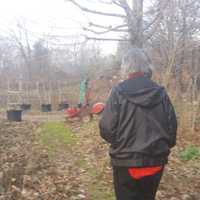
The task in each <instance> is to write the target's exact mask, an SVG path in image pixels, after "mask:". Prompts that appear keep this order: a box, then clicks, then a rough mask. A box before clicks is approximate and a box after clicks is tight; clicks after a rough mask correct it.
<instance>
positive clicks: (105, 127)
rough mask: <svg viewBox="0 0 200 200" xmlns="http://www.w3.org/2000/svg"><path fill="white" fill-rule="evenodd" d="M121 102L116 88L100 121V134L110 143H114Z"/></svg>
mask: <svg viewBox="0 0 200 200" xmlns="http://www.w3.org/2000/svg"><path fill="white" fill-rule="evenodd" d="M118 111H119V103H118V96H117V93H116V90H115V89H113V90H112V92H111V95H110V97H109V99H108V101H107V103H106V106H105V109H104V111H103V114H102V118H101V119H100V122H99V128H100V135H101V137H102V138H103V139H104V140H106V141H107V142H108V143H113V142H114V139H115V135H116V131H117V125H118Z"/></svg>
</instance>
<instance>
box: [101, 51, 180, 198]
mask: <svg viewBox="0 0 200 200" xmlns="http://www.w3.org/2000/svg"><path fill="white" fill-rule="evenodd" d="M121 70H122V75H123V77H125V80H124V81H123V82H121V83H119V84H118V85H117V86H115V87H114V88H113V89H112V92H111V94H110V97H109V99H108V101H107V103H106V106H105V109H104V111H103V114H102V118H101V119H100V122H99V128H100V135H101V137H102V138H103V139H105V140H106V141H107V142H108V143H110V150H109V154H110V157H111V164H112V167H113V183H114V189H115V195H116V199H117V200H155V196H156V192H157V189H158V186H159V183H160V180H161V177H162V174H163V170H164V166H165V165H166V164H167V162H168V156H169V154H170V149H171V148H172V147H174V146H175V144H176V132H177V120H176V114H175V111H174V108H173V105H172V103H171V101H170V98H169V96H168V94H167V92H166V90H165V89H164V88H163V87H161V86H159V85H158V84H157V83H155V82H154V81H152V80H151V77H152V70H151V61H150V59H149V57H148V56H147V55H146V54H145V53H144V51H143V50H142V49H139V48H133V49H131V50H129V51H128V52H127V54H126V55H125V56H124V58H123V60H122V66H121Z"/></svg>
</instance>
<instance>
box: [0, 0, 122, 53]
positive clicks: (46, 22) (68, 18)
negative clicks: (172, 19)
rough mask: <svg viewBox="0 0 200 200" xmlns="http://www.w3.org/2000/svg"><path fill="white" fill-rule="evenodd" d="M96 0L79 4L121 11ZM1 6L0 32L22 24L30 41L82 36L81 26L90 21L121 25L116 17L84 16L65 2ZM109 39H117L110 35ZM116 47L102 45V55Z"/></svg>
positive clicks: (32, 0) (16, 0)
mask: <svg viewBox="0 0 200 200" xmlns="http://www.w3.org/2000/svg"><path fill="white" fill-rule="evenodd" d="M95 1H97V0H89V2H90V3H87V4H86V1H85V0H81V1H80V2H81V3H82V4H83V5H85V6H88V7H94V6H95V8H96V9H97V10H98V9H99V10H100V9H101V10H102V9H103V11H107V12H109V11H112V12H121V10H119V9H120V8H117V7H116V8H113V7H112V8H111V7H109V6H108V5H107V6H103V5H100V4H95V3H94V2H95ZM0 3H1V4H0V5H1V6H0V33H1V34H3V35H5V34H8V29H10V28H11V29H14V27H15V25H16V24H17V21H24V23H25V24H26V28H27V29H28V31H29V34H30V35H31V38H32V40H37V38H41V37H42V36H43V35H60V36H66V35H68V36H75V35H77V37H78V35H81V34H82V33H83V31H82V30H81V26H84V25H86V24H87V23H88V22H89V21H93V20H95V22H97V23H101V24H102V25H109V24H120V23H121V22H120V21H119V19H116V18H112V17H106V18H105V17H102V16H96V15H92V14H89V15H88V14H85V13H84V12H81V11H80V10H79V9H78V8H76V7H75V6H73V5H72V4H71V3H69V2H68V3H66V1H65V0H0ZM106 36H107V37H109V35H106ZM111 36H112V37H116V35H113V34H112V35H111ZM72 38H74V37H72ZM62 40H63V44H64V43H66V38H63V39H62ZM62 40H61V41H62ZM68 40H70V37H69V38H68ZM59 42H60V41H59ZM115 47H116V44H114V43H112V42H104V43H103V45H102V48H103V50H104V52H105V53H112V52H114V50H115Z"/></svg>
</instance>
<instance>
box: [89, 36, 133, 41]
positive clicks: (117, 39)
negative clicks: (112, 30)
mask: <svg viewBox="0 0 200 200" xmlns="http://www.w3.org/2000/svg"><path fill="white" fill-rule="evenodd" d="M85 37H86V39H87V40H98V41H130V40H128V39H121V38H97V37H88V36H85Z"/></svg>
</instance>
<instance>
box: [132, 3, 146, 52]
mask: <svg viewBox="0 0 200 200" xmlns="http://www.w3.org/2000/svg"><path fill="white" fill-rule="evenodd" d="M132 7H133V16H134V19H131V21H132V23H131V27H130V30H131V31H130V39H131V44H132V46H136V47H139V48H141V47H142V46H143V0H132Z"/></svg>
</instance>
